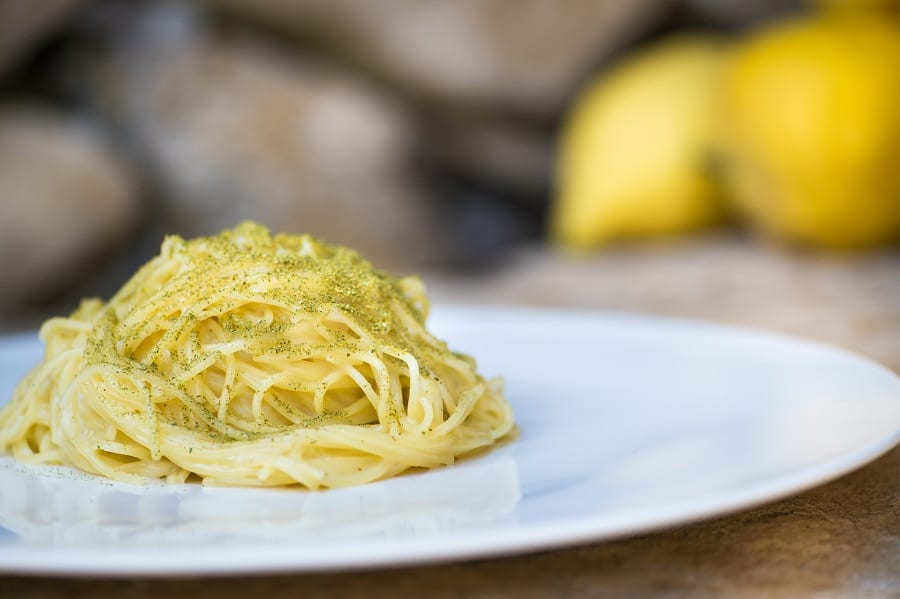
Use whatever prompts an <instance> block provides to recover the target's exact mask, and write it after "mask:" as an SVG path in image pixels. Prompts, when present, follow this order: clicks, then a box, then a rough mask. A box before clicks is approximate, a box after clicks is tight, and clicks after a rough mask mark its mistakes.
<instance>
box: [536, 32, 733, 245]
mask: <svg viewBox="0 0 900 599" xmlns="http://www.w3.org/2000/svg"><path fill="white" fill-rule="evenodd" d="M723 51H724V50H723V45H722V43H721V42H720V41H719V40H718V39H716V38H713V37H708V36H702V35H689V36H682V37H676V38H672V39H669V40H667V41H664V42H662V43H659V44H658V45H655V46H653V47H651V48H648V49H646V50H644V51H643V52H641V53H639V54H637V55H635V56H632V57H630V58H628V59H626V60H625V61H624V62H623V63H621V64H619V65H617V66H616V67H614V68H613V69H612V70H611V71H609V72H608V73H607V74H606V75H605V76H603V77H602V78H601V79H599V80H598V81H596V82H595V83H593V84H592V85H591V86H589V87H588V88H587V89H586V91H585V92H584V94H583V95H582V96H581V97H580V99H579V100H578V101H577V102H576V104H575V107H574V109H573V111H572V112H571V114H570V117H569V118H568V120H567V121H566V123H565V124H564V126H563V132H562V136H561V141H560V147H559V156H558V163H557V193H556V197H555V198H554V201H553V206H552V211H551V227H552V235H553V236H554V238H555V239H556V240H557V241H558V242H559V243H560V244H562V245H564V246H567V247H569V248H574V249H586V248H589V247H591V246H594V245H597V244H600V243H603V242H605V241H609V240H612V239H618V238H624V237H639V236H646V235H659V234H667V233H673V232H680V231H684V230H688V229H694V228H698V227H703V226H706V225H709V224H711V223H714V222H716V221H718V220H719V219H720V218H721V216H722V207H721V204H722V202H721V201H720V194H719V190H718V188H717V186H716V184H715V183H714V181H713V180H712V178H711V176H710V173H709V172H708V170H709V169H708V166H709V161H708V154H707V150H708V146H709V144H710V140H711V138H712V135H713V127H714V122H715V119H714V112H715V110H714V104H715V99H716V90H717V85H718V83H719V74H720V70H721V66H722V62H723Z"/></svg>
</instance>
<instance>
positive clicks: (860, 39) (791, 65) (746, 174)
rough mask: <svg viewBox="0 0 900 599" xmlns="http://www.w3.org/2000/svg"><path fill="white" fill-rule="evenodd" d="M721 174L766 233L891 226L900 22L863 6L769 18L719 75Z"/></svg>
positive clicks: (899, 154)
mask: <svg viewBox="0 0 900 599" xmlns="http://www.w3.org/2000/svg"><path fill="white" fill-rule="evenodd" d="M722 102H723V105H722V108H723V116H724V120H723V124H724V125H723V126H724V132H725V135H724V140H723V148H724V152H725V160H724V165H725V168H724V175H725V179H726V181H727V183H728V186H729V188H730V190H731V194H732V195H733V197H734V200H735V203H736V205H737V206H738V208H739V209H740V210H742V211H743V212H744V213H745V214H746V215H747V216H748V217H749V218H750V219H751V220H753V221H754V222H756V223H758V225H759V226H760V227H762V228H763V229H765V230H767V231H769V232H770V233H772V234H774V235H776V236H779V237H782V238H785V239H788V240H792V241H798V242H805V243H810V244H818V245H823V246H828V247H853V246H864V245H872V244H877V243H881V242H885V241H888V240H891V239H893V238H896V237H897V236H898V235H900V26H898V24H897V23H894V22H892V21H890V20H885V19H878V18H874V17H867V16H864V15H841V16H839V17H838V16H831V15H826V16H819V17H807V18H803V19H800V20H795V21H790V22H785V23H782V24H778V25H776V26H774V27H772V28H770V29H768V30H765V31H762V32H760V33H758V34H756V35H755V36H753V37H751V38H750V39H748V40H747V41H746V42H745V43H743V44H742V45H740V46H739V47H738V48H736V50H735V52H734V54H733V56H732V60H731V61H730V64H729V65H728V67H727V69H726V74H725V76H724V78H723V99H722Z"/></svg>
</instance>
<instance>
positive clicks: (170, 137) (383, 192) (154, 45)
mask: <svg viewBox="0 0 900 599" xmlns="http://www.w3.org/2000/svg"><path fill="white" fill-rule="evenodd" d="M248 218H249V219H254V220H257V221H260V222H262V223H264V224H266V225H268V226H270V227H272V228H273V229H275V230H278V231H285V232H309V233H312V234H314V235H316V236H319V237H322V238H324V239H326V240H328V241H331V242H336V243H342V244H347V245H351V246H353V247H355V248H357V249H358V250H359V251H360V252H361V253H362V254H363V255H364V256H366V257H368V258H370V259H371V260H373V261H374V262H375V263H376V264H377V265H379V266H381V267H383V268H386V269H389V270H392V271H394V272H397V273H408V272H418V273H420V274H422V275H423V277H424V278H425V280H426V283H427V284H428V286H429V289H430V291H431V294H432V296H433V297H434V299H435V300H436V301H438V302H441V301H447V302H458V301H462V302H485V303H526V304H538V305H554V306H569V307H589V308H598V309H612V310H628V311H641V312H652V313H658V314H668V315H678V316H689V317H700V318H707V319H714V320H722V321H728V322H737V323H743V324H750V325H756V326H764V327H768V328H775V329H780V330H785V331H789V332H795V333H800V334H804V335H807V336H812V337H817V338H820V339H823V340H826V341H831V342H834V343H838V344H842V345H845V346H848V347H851V348H854V349H857V350H860V351H862V352H864V353H866V354H868V355H870V356H873V357H875V358H876V359H879V360H881V361H883V362H885V363H887V364H888V365H890V366H892V367H893V368H895V369H900V252H898V249H897V242H898V239H900V8H898V3H895V2H891V1H890V0H884V1H878V0H869V1H865V0H859V1H855V2H854V1H852V0H847V1H844V2H842V1H841V0H821V1H818V2H800V1H789V0H764V1H751V0H679V1H675V0H630V1H628V2H616V1H611V0H567V1H565V2H555V1H553V0H461V1H455V2H451V1H447V0H444V1H439V0H382V1H379V2H369V1H366V0H294V1H291V0H204V1H199V0H197V1H193V2H188V1H175V0H172V1H167V0H139V1H133V0H132V1H125V0H121V1H112V0H44V1H42V2H29V1H27V0H0V272H2V275H3V276H2V278H0V280H2V285H0V330H4V331H14V330H22V329H27V328H32V327H34V326H36V324H37V323H39V322H40V320H41V319H43V318H46V317H47V316H48V315H51V314H57V313H63V312H68V311H69V310H71V309H73V308H74V306H75V305H76V304H77V301H78V298H80V297H82V296H85V295H99V296H103V297H108V296H109V295H110V294H111V293H113V292H114V291H115V289H117V288H118V287H119V286H120V285H121V284H122V283H123V282H124V281H125V280H126V279H127V278H128V277H129V276H130V274H131V273H132V272H133V271H134V270H135V269H136V268H137V267H138V266H139V265H140V264H141V263H143V262H144V261H146V260H147V259H148V258H150V257H151V256H152V255H154V254H155V253H156V251H157V250H158V247H159V243H160V241H161V239H162V236H163V235H164V234H166V233H178V234H181V235H184V236H196V235H205V234H215V233H217V232H219V231H220V230H222V229H224V228H228V227H232V226H234V225H236V224H237V223H238V222H240V221H241V220H243V219H248Z"/></svg>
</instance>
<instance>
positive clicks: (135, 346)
mask: <svg viewBox="0 0 900 599" xmlns="http://www.w3.org/2000/svg"><path fill="white" fill-rule="evenodd" d="M427 311H428V302H427V298H426V297H425V294H424V288H423V286H422V283H421V281H420V280H419V279H417V278H415V277H406V278H402V279H397V278H394V277H391V276H389V275H387V274H385V273H383V272H381V271H378V270H376V269H374V268H373V267H372V265H371V264H370V263H369V262H367V261H365V260H363V259H362V258H360V257H359V255H358V254H357V253H355V252H354V251H352V250H350V249H347V248H343V247H338V246H332V245H328V244H326V243H323V242H320V241H317V240H315V239H314V238H312V237H310V236H305V235H304V236H293V235H276V236H271V235H270V234H269V232H268V230H267V229H265V228H264V227H262V226H260V225H256V224H253V223H244V224H242V225H240V226H238V227H237V228H235V229H233V230H229V231H225V232H223V233H221V234H220V235H218V236H215V237H207V238H198V239H194V240H190V241H185V240H183V239H181V238H179V237H175V236H172V237H168V238H166V240H165V241H164V242H163V244H162V249H161V252H160V254H159V255H158V256H157V257H155V258H153V259H152V260H151V261H150V262H148V263H147V264H146V265H144V266H143V267H142V268H141V269H140V270H139V271H138V272H137V273H136V274H135V275H134V276H133V277H132V278H131V280H129V281H128V282H127V283H126V284H125V285H124V286H123V287H122V289H121V290H119V292H118V293H117V294H116V295H115V296H114V297H113V298H112V299H111V300H110V301H109V302H108V303H103V302H101V301H100V300H96V299H91V300H85V301H83V302H82V304H81V306H80V307H79V308H78V309H77V310H76V311H75V312H73V313H72V314H71V315H70V316H69V317H68V318H53V319H50V320H48V321H47V322H46V323H44V325H43V326H42V327H41V332H40V335H41V339H42V340H43V341H44V343H45V345H46V350H45V358H44V360H43V362H42V363H41V364H39V365H38V366H37V367H36V368H35V369H33V370H32V371H31V372H30V373H29V374H28V375H27V376H26V377H25V378H24V379H23V380H22V382H21V383H20V384H19V386H18V387H17V389H16V391H15V393H14V395H13V398H12V401H11V402H10V403H9V404H8V405H7V406H5V407H4V408H3V409H2V410H0V451H7V452H10V453H12V455H13V456H14V457H15V458H16V459H17V460H21V461H24V462H30V463H44V464H67V465H72V466H76V467H78V468H81V469H83V470H86V471H89V472H93V473H96V474H101V475H104V476H107V477H110V478H113V479H117V480H124V481H131V482H140V481H143V480H144V479H148V478H164V479H166V480H168V481H171V482H177V481H184V480H186V479H187V478H188V477H189V476H191V475H192V474H195V475H197V476H199V477H200V478H202V479H203V481H204V482H207V483H213V484H236V485H265V486H271V485H290V484H297V483H299V484H301V485H303V486H305V487H308V488H313V489H314V488H319V487H339V486H347V485H355V484H361V483H365V482H369V481H372V480H376V479H380V478H384V477H387V476H391V475H394V474H398V473H400V472H402V471H404V470H407V469H408V468H411V467H422V468H431V467H436V466H439V465H444V464H450V463H452V462H453V461H454V459H455V458H456V457H457V456H460V455H462V454H465V453H468V452H471V451H473V450H475V449H478V448H481V447H485V446H488V445H491V444H492V443H494V442H495V441H496V440H497V439H499V438H501V437H503V436H504V435H506V434H507V433H508V432H509V431H510V430H511V428H512V426H513V420H512V411H511V409H510V406H509V404H508V403H507V402H506V401H505V399H504V398H503V396H502V392H501V388H500V382H499V381H498V380H491V381H486V380H485V379H483V378H482V377H481V376H480V375H479V374H478V373H477V372H476V369H475V362H474V360H473V359H472V358H470V357H468V356H466V355H463V354H459V353H456V352H453V351H451V350H450V349H449V348H448V347H447V345H446V344H445V343H444V342H443V341H441V340H439V339H437V338H435V337H434V336H432V335H431V334H430V333H429V332H428V331H427V330H426V328H425V318H426V315H427Z"/></svg>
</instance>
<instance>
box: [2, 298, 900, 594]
mask: <svg viewBox="0 0 900 599" xmlns="http://www.w3.org/2000/svg"><path fill="white" fill-rule="evenodd" d="M431 327H432V328H433V330H434V331H436V332H437V333H438V334H440V335H442V336H444V337H445V338H447V339H448V340H450V341H451V345H452V346H453V347H454V348H456V349H459V350H463V351H466V352H469V353H472V354H474V355H476V356H477V357H478V359H479V364H480V369H481V371H482V372H483V373H485V374H488V375H498V374H502V375H503V376H504V378H505V379H506V387H507V396H508V397H509V400H510V401H511V402H512V404H513V407H514V409H515V412H516V420H517V422H518V425H519V429H520V430H519V435H518V437H517V438H516V439H515V440H513V441H511V442H508V443H506V444H504V445H502V446H500V447H498V448H496V449H494V450H492V451H491V452H488V453H486V454H483V455H480V456H478V457H475V458H470V459H467V460H464V461H462V462H459V463H458V464H457V465H455V466H452V467H449V468H444V469H439V470H433V471H428V472H417V473H414V474H410V475H406V476H401V477H398V478H395V479H391V480H386V481H382V482H378V483H374V484H371V485H367V486H363V487H358V488H351V489H341V490H335V491H325V492H307V491H304V490H298V489H282V490H256V489H228V488H226V489H223V488H204V487H202V486H199V485H180V486H170V487H167V486H164V485H152V486H147V487H133V486H129V485H125V484H118V483H112V482H109V481H107V480H105V479H101V478H97V477H93V476H89V475H85V474H81V473H78V472H76V471H74V470H71V469H66V468H50V469H47V468H44V469H36V468H27V467H23V466H21V465H18V464H16V463H14V462H13V461H12V460H11V459H10V458H8V457H0V572H18V573H24V572H30V573H43V574H67V575H98V574H100V575H107V576H125V575H136V574H141V575H152V576H157V575H158V576H179V575H205V574H222V575H234V574H246V573H265V572H308V571H321V570H334V569H348V568H369V567H380V566H389V565H406V564H414V563H424V562H433V561H449V560H456V559H464V558H476V557H486V556H495V555H505V554H514V553H520V552H527V551H533V550H539V549H547V548H552V547H560V546H566V545H573V544H577V543H585V542H589V541H597V540H601V539H608V538H612V537H617V536H623V535H628V534H634V533H637V532H644V531H648V530H653V529H659V528H662V527H666V526H671V525H674V524H679V523H684V522H688V521H692V520H697V519H701V518H708V517H711V516H714V515H718V514H722V513H726V512H730V511H734V510H738V509H742V508H747V507H749V506H753V505H757V504H759V503H761V502H765V501H771V500H774V499H776V498H779V497H783V496H785V495H788V494H791V493H796V492H798V491H801V490H803V489H807V488H809V487H811V486H813V485H816V484H820V483H822V482H824V481H827V480H830V479H833V478H835V477H837V476H839V475H841V474H844V473H846V472H848V471H850V470H852V469H854V468H857V467H859V466H861V465H862V464H865V463H866V462H869V461H871V460H873V459H874V458H876V457H877V456H879V455H880V454H882V453H884V452H885V451H887V450H888V449H890V448H891V447H892V446H893V445H894V444H896V443H897V441H898V440H900V379H898V378H897V376H895V375H894V374H893V373H891V372H889V371H888V370H886V369H884V368H882V367H880V366H878V365H876V364H873V363H871V362H869V361H867V360H864V359H862V358H859V357H857V356H854V355H852V354H849V353H847V352H843V351H840V350H836V349H832V348H829V347H825V346H822V345H817V344H813V343H808V342H805V341H800V340H796V339H792V338H788V337H784V336H779V335H773V334H766V333H759V332H752V331H747V330H741V329H735V328H728V327H722V326H716V325H709V324H701V323H696V322H684V321H674V320H665V319H655V318H646V317H637V316H626V315H608V314H607V315H604V314H597V313H586V312H560V311H540V310H520V309H503V308H491V309H488V308H474V307H467V308H460V307H456V308H450V307H442V308H438V309H436V311H435V314H434V315H433V318H432V323H431ZM40 353H41V348H40V345H39V343H38V341H37V340H36V338H35V336H34V335H28V336H19V337H8V338H5V339H2V340H0V398H3V399H0V402H5V401H6V399H5V398H7V397H8V396H9V394H10V392H11V391H12V389H13V387H14V385H15V383H16V381H17V380H18V379H19V377H20V376H21V375H22V374H23V373H24V372H25V371H26V369H27V368H28V367H29V366H30V365H31V364H33V363H35V362H36V361H37V360H38V359H39V356H40Z"/></svg>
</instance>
